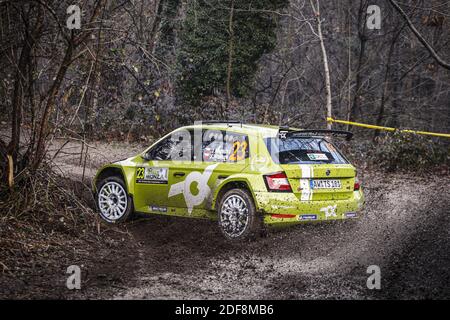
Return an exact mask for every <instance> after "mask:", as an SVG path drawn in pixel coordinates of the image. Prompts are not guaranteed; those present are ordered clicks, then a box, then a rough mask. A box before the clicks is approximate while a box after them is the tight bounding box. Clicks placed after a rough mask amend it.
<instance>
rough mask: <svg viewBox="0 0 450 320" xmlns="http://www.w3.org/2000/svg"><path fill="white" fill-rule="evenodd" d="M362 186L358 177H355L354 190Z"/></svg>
mask: <svg viewBox="0 0 450 320" xmlns="http://www.w3.org/2000/svg"><path fill="white" fill-rule="evenodd" d="M360 188H361V183H360V182H359V179H358V177H355V184H354V186H353V190H355V191H358V190H359V189H360Z"/></svg>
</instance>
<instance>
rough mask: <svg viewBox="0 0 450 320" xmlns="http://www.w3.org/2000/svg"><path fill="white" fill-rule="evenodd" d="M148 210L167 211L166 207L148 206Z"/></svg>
mask: <svg viewBox="0 0 450 320" xmlns="http://www.w3.org/2000/svg"><path fill="white" fill-rule="evenodd" d="M150 210H151V211H153V212H167V207H158V206H150Z"/></svg>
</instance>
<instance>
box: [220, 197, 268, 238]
mask: <svg viewBox="0 0 450 320" xmlns="http://www.w3.org/2000/svg"><path fill="white" fill-rule="evenodd" d="M217 215H218V222H219V229H220V231H221V233H222V234H223V235H224V236H225V238H226V239H227V240H230V241H233V242H239V241H242V240H249V239H254V238H255V237H256V236H258V235H259V234H260V233H261V231H262V230H263V228H262V226H263V225H262V220H261V217H260V216H259V215H258V213H257V212H256V208H255V204H254V202H253V198H252V195H251V193H250V192H248V191H247V190H245V189H231V190H229V191H227V192H226V193H225V194H224V195H223V196H222V197H221V199H220V202H219V205H218V206H217Z"/></svg>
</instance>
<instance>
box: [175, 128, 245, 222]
mask: <svg viewBox="0 0 450 320" xmlns="http://www.w3.org/2000/svg"><path fill="white" fill-rule="evenodd" d="M191 136H192V134H191ZM192 146H193V161H192V162H191V164H190V165H189V166H183V167H174V168H173V169H174V170H173V171H174V172H179V173H184V174H185V175H183V176H177V177H174V178H173V181H174V184H171V186H170V190H169V199H168V203H169V204H170V207H177V208H184V209H185V210H186V212H187V215H189V216H208V215H210V214H211V213H210V212H208V211H209V209H210V207H211V201H210V200H211V194H212V191H213V190H214V189H215V187H216V186H217V185H218V184H219V183H220V182H221V181H222V180H223V179H226V178H227V177H229V176H230V175H232V174H234V173H239V172H242V171H243V170H244V168H245V167H246V166H247V165H248V161H249V155H250V152H249V140H248V136H247V135H244V134H238V133H233V132H228V131H223V130H203V131H202V137H201V144H196V143H195V141H192ZM174 166H176V165H175V164H174ZM175 168H176V170H175ZM177 179H178V180H177Z"/></svg>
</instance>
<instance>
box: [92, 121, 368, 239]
mask: <svg viewBox="0 0 450 320" xmlns="http://www.w3.org/2000/svg"><path fill="white" fill-rule="evenodd" d="M351 135H352V134H351V133H350V132H345V131H332V130H299V129H294V128H288V127H278V126H267V125H253V124H242V123H238V122H213V121H211V122H203V123H201V124H195V125H193V126H186V127H182V128H179V129H177V130H175V131H173V132H171V133H170V134H168V135H166V136H164V137H163V138H161V139H160V140H158V141H157V142H156V143H154V144H153V145H152V146H150V147H149V148H148V149H146V150H145V151H144V152H142V153H141V154H139V155H137V156H134V157H131V158H128V159H126V160H123V161H119V162H115V163H111V164H108V165H105V166H103V167H102V168H101V169H100V170H99V171H98V173H97V174H96V176H95V178H94V180H93V189H94V193H95V196H96V202H97V206H98V210H99V213H100V216H101V217H102V218H103V219H104V220H106V221H107V222H110V223H115V222H122V221H125V220H127V219H128V218H129V217H130V216H131V215H132V214H133V213H134V212H140V213H148V214H163V215H170V216H184V217H195V218H208V219H214V220H218V222H219V227H220V230H221V231H222V233H223V234H224V236H225V237H226V238H228V239H232V240H238V239H243V238H245V237H248V236H249V235H251V234H254V233H256V232H258V231H259V230H260V229H261V228H262V227H264V225H276V224H279V225H281V224H292V223H300V222H307V221H321V220H335V219H348V218H356V217H357V216H358V214H359V211H360V210H361V209H362V207H363V204H364V195H363V192H362V189H361V186H360V183H359V181H358V179H357V177H356V169H355V167H354V166H353V165H351V164H350V163H349V162H348V160H347V159H346V158H345V157H344V156H343V155H342V154H341V152H340V151H339V150H337V148H336V147H335V146H334V145H333V144H332V143H331V142H330V139H329V137H330V136H335V137H337V136H343V137H346V138H348V139H350V138H351Z"/></svg>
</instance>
